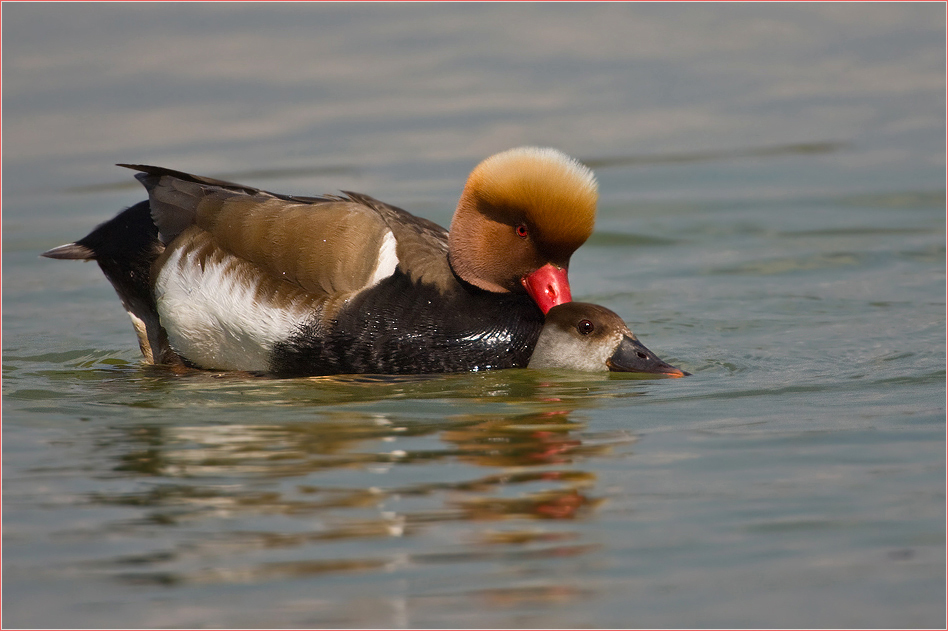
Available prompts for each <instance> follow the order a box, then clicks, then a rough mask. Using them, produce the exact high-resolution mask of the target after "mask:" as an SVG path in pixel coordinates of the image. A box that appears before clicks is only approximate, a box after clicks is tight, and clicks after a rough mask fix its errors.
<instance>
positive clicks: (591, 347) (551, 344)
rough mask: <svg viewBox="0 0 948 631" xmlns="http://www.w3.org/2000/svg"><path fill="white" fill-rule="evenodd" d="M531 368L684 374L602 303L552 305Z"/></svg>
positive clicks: (667, 374) (662, 374) (667, 375)
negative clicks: (664, 359) (646, 346)
mask: <svg viewBox="0 0 948 631" xmlns="http://www.w3.org/2000/svg"><path fill="white" fill-rule="evenodd" d="M530 368H565V369H569V370H583V371H588V372H605V371H607V370H608V371H612V372H634V373H647V374H653V375H661V376H664V377H685V376H687V375H689V374H690V373H687V372H685V371H683V370H681V369H680V368H675V367H674V366H671V365H669V364H667V363H665V362H664V361H662V360H661V359H659V358H658V356H657V355H655V353H653V352H652V351H650V350H649V349H647V348H645V346H644V345H643V344H642V342H640V341H639V339H638V338H637V337H635V335H634V334H633V333H632V331H631V330H629V327H628V326H627V325H626V323H625V322H623V321H622V318H620V317H619V316H618V315H616V313H615V312H613V311H610V310H609V309H606V308H605V307H602V306H600V305H594V304H589V303H586V302H571V303H569V304H563V305H559V306H556V307H554V308H552V309H550V311H549V313H547V314H546V321H545V322H544V324H543V330H542V331H540V337H539V339H538V340H537V344H536V347H534V349H533V355H532V356H531V357H530Z"/></svg>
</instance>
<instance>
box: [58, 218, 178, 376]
mask: <svg viewBox="0 0 948 631" xmlns="http://www.w3.org/2000/svg"><path fill="white" fill-rule="evenodd" d="M163 251H164V246H163V245H162V244H161V242H160V241H159V240H158V228H157V227H156V226H155V224H154V222H152V220H151V210H150V209H149V206H148V202H147V201H143V202H139V203H138V204H135V205H134V206H132V207H130V208H127V209H125V210H124V211H122V212H121V213H119V214H118V215H116V216H115V217H114V218H112V219H111V220H109V221H106V222H105V223H103V224H101V225H99V226H98V227H96V229H95V230H93V231H92V232H90V233H89V234H88V235H86V236H85V237H83V238H82V239H79V240H78V241H76V242H75V243H69V244H67V245H61V246H59V247H57V248H53V249H52V250H49V251H47V252H43V254H42V255H41V256H45V257H47V258H51V259H65V260H81V261H95V262H96V263H98V264H99V267H100V268H101V269H102V272H103V273H104V274H105V277H106V278H107V279H109V282H110V283H112V286H113V287H114V288H115V292H116V293H117V294H118V296H119V299H121V301H122V305H123V306H124V307H125V310H126V311H127V312H128V314H129V316H130V317H131V318H132V324H133V326H134V327H135V332H136V333H137V334H138V343H139V346H140V347H141V349H142V354H143V355H145V359H146V360H148V361H149V362H152V363H180V359H179V358H178V357H177V355H176V354H175V353H174V352H173V351H171V349H170V347H169V346H168V337H167V334H166V333H165V330H164V329H163V328H162V327H161V324H160V322H159V319H158V310H157V307H156V305H155V298H154V296H153V295H152V291H151V266H152V263H154V262H155V260H156V259H157V258H158V257H159V256H160V255H161V253H162V252H163Z"/></svg>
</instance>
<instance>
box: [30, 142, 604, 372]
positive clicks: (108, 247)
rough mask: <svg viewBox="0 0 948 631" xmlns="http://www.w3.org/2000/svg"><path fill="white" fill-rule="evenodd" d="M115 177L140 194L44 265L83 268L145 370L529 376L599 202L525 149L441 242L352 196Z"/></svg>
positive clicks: (540, 152)
mask: <svg viewBox="0 0 948 631" xmlns="http://www.w3.org/2000/svg"><path fill="white" fill-rule="evenodd" d="M121 166H127V167H128V168H131V169H135V170H137V171H140V173H139V174H138V175H136V178H137V179H138V180H139V181H141V182H142V183H143V184H144V185H145V188H146V189H147V191H148V201H144V202H140V203H139V204H136V205H134V206H132V207H131V208H128V209H126V210H125V211H123V212H122V213H120V214H119V215H118V216H116V217H115V218H113V219H112V220H111V221H108V222H106V223H104V224H102V225H100V226H99V227H98V228H96V229H95V230H94V231H93V232H91V233H90V234H89V235H88V236H86V237H85V238H83V239H80V240H79V241H77V242H75V243H72V244H68V245H64V246H60V247H58V248H54V249H52V250H50V251H48V252H45V253H44V254H43V256H47V257H50V258H58V259H81V260H95V261H97V262H98V264H99V266H100V267H101V268H102V270H103V272H104V273H105V275H106V277H107V278H108V279H109V280H110V281H111V283H112V285H113V286H114V287H115V289H116V291H117V293H118V294H119V297H120V298H121V300H122V302H123V305H124V306H125V309H126V310H127V311H128V313H129V315H130V316H131V318H132V321H133V324H134V325H135V329H136V332H137V333H138V338H139V344H140V346H141V349H142V352H143V354H144V355H145V357H146V359H147V360H148V361H150V362H154V363H183V364H185V365H188V366H192V367H197V368H207V369H222V370H244V371H255V372H266V373H271V374H277V375H319V374H336V373H396V374H397V373H424V372H453V371H467V370H479V369H487V368H511V367H522V366H526V365H527V364H528V363H529V361H530V356H531V354H532V352H533V349H534V346H535V345H536V343H537V340H538V338H539V337H540V331H541V328H542V327H543V320H544V313H546V312H547V311H549V310H550V309H551V308H552V307H554V306H556V305H558V304H561V303H564V302H568V301H569V300H570V289H569V282H568V280H567V269H568V266H569V259H570V256H571V255H572V253H573V252H574V251H575V250H576V249H577V248H578V247H579V246H580V245H582V243H583V242H584V241H585V240H586V239H587V238H588V237H589V235H590V234H591V232H592V229H593V223H594V220H595V212H596V202H597V186H596V180H595V177H594V176H593V174H592V172H591V171H589V169H587V168H586V167H584V166H583V165H581V164H580V163H579V162H577V161H576V160H574V159H572V158H570V157H568V156H566V155H565V154H563V153H561V152H559V151H556V150H553V149H540V148H534V147H523V148H518V149H512V150H510V151H506V152H503V153H500V154H497V155H494V156H492V157H490V158H488V159H486V160H484V161H483V162H482V163H481V164H480V165H478V166H477V167H476V168H475V169H474V171H473V172H472V173H471V175H470V177H469V178H468V181H467V185H466V186H465V188H464V191H463V193H462V195H461V198H460V201H459V202H458V206H457V209H456V211H455V214H454V218H453V220H452V223H451V230H450V232H448V231H445V230H444V229H443V228H441V227H440V226H438V225H436V224H434V223H432V222H430V221H428V220H426V219H422V218H419V217H415V216H413V215H411V214H409V213H408V212H406V211H404V210H401V209H399V208H396V207H394V206H390V205H388V204H385V203H382V202H380V201H378V200H375V199H373V198H371V197H369V196H367V195H361V194H358V193H349V192H346V193H345V195H343V196H335V195H333V196H322V197H299V196H293V195H280V194H276V193H270V192H267V191H262V190H260V189H256V188H252V187H248V186H243V185H240V184H234V183H231V182H225V181H221V180H215V179H212V178H207V177H202V176H196V175H190V174H187V173H181V172H178V171H172V170H170V169H165V168H161V167H151V166H138V165H121Z"/></svg>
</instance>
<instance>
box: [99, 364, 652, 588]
mask: <svg viewBox="0 0 948 631" xmlns="http://www.w3.org/2000/svg"><path fill="white" fill-rule="evenodd" d="M152 376H154V375H152ZM173 379H174V378H172V380H173ZM213 380H214V378H213V377H211V376H208V375H203V376H198V377H197V380H196V381H192V382H188V381H187V380H186V383H185V385H186V386H187V388H185V390H184V391H185V392H187V391H188V388H194V389H195V390H196V391H200V392H201V393H202V394H201V396H202V398H203V400H204V401H205V404H206V405H215V403H212V402H209V400H210V401H213V400H215V399H216V398H217V397H220V396H222V395H223V398H224V399H226V398H227V397H228V396H230V395H234V394H235V392H237V393H240V392H242V393H243V394H244V395H245V394H246V390H245V389H246V388H253V389H257V388H261V386H263V384H262V383H261V382H260V380H252V379H241V378H235V377H232V376H231V377H227V378H225V379H224V380H223V381H221V387H222V390H217V389H215V388H214V387H213V386H214V385H215V384H214V381H213ZM266 383H267V384H268V385H269V386H272V387H273V388H274V390H273V391H271V392H270V396H272V397H275V398H278V399H279V400H280V401H281V402H282V404H283V405H284V406H287V405H289V406H295V404H296V403H297V402H298V401H299V400H300V399H306V400H308V401H309V403H310V404H312V399H313V398H316V399H320V400H321V401H320V402H321V403H324V402H325V399H333V398H335V399H338V400H340V401H345V402H348V403H353V402H354V401H356V402H358V400H359V399H360V398H361V399H385V398H391V399H392V400H393V401H397V400H399V399H401V398H402V397H405V396H407V397H409V398H411V399H412V401H411V403H412V406H411V409H417V408H418V406H417V403H418V401H417V400H416V399H424V398H425V397H426V396H432V397H434V396H439V397H442V398H443V397H445V394H446V391H447V392H452V391H454V392H455V393H456V391H459V390H460V391H464V392H465V394H466V395H467V397H468V398H467V399H466V401H467V402H470V403H472V405H465V406H464V407H465V408H466V409H468V410H469V409H471V408H472V407H474V408H475V410H476V406H474V405H473V403H475V402H478V401H479V402H485V401H486V402H490V403H491V405H489V406H487V407H488V410H487V411H474V412H470V411H459V413H457V414H455V415H452V416H449V417H447V418H444V416H443V414H442V416H441V417H440V418H437V419H434V418H425V417H424V415H423V414H419V415H417V416H415V415H410V414H401V413H398V412H392V413H382V412H378V411H374V412H368V411H363V410H359V409H353V406H348V405H344V404H340V405H326V406H320V407H318V408H317V409H316V410H314V411H313V412H312V413H311V414H310V415H309V418H307V419H304V420H300V419H298V418H297V419H295V420H292V421H284V422H280V421H277V422H257V423H228V424H182V425H177V424H157V423H139V424H136V425H129V426H124V427H122V428H121V431H120V432H119V433H117V434H115V433H113V434H110V436H109V438H108V439H107V440H104V441H103V444H102V445H101V446H102V448H103V450H104V451H106V452H108V453H111V454H113V456H112V458H113V461H112V465H111V469H112V471H113V472H116V473H119V474H121V475H122V476H125V477H127V478H128V479H131V480H134V488H133V490H130V491H125V492H102V493H96V494H93V495H90V496H89V497H88V501H89V502H90V503H91V504H93V505H98V506H103V505H105V506H111V507H125V508H128V509H134V510H135V511H136V512H137V515H138V516H137V517H136V518H135V519H133V520H127V519H126V520H123V521H121V522H116V523H112V524H110V525H109V526H108V527H107V528H106V530H112V531H114V532H115V533H117V534H122V535H125V536H132V537H149V538H152V539H154V540H155V541H157V542H164V543H163V544H162V548H161V549H159V550H154V551H151V552H149V553H147V554H134V555H125V556H121V557H118V558H111V559H105V560H101V561H96V562H95V563H93V564H92V565H94V566H95V568H97V569H98V570H99V571H103V572H105V573H106V574H107V575H110V576H112V577H113V578H117V579H119V580H121V581H123V582H129V583H135V584H137V583H148V584H161V585H178V584H182V583H219V582H224V583H230V582H257V581H268V580H274V579H286V578H291V577H297V576H314V575H322V574H327V573H328V574H333V573H338V572H348V571H359V572H383V571H384V572H392V571H395V570H408V569H411V568H418V567H420V566H423V565H430V564H456V563H468V562H471V563H481V562H484V561H485V560H491V559H494V560H503V561H504V562H507V563H516V564H530V563H534V562H542V560H544V559H552V558H563V557H569V556H581V555H585V554H587V553H589V552H591V551H593V550H596V549H597V548H598V546H597V545H596V544H592V543H589V542H585V541H582V540H581V537H580V535H579V533H578V532H576V531H573V530H571V529H570V528H569V526H568V524H569V523H570V522H571V521H575V520H583V519H588V518H589V517H590V516H592V515H594V514H595V512H596V510H597V508H598V507H599V506H600V505H601V504H602V502H603V499H602V498H601V497H599V496H597V494H596V492H595V485H596V476H595V474H593V473H591V472H590V471H587V470H585V469H584V468H583V463H584V461H585V459H587V458H589V457H607V456H608V454H609V453H610V452H611V451H612V450H613V449H615V448H616V446H618V445H622V444H627V443H630V442H633V441H634V436H632V435H631V434H628V433H626V432H600V433H592V432H589V431H588V430H587V428H586V425H585V423H584V422H582V421H581V420H578V418H577V417H579V416H581V415H580V414H577V410H581V409H582V408H584V407H588V406H590V405H594V404H595V402H596V401H597V397H590V396H588V395H589V392H590V390H591V389H592V390H595V389H596V387H597V386H596V385H595V384H594V383H591V382H571V381H568V380H565V381H564V380H560V381H556V380H553V381H551V380H548V379H544V378H543V377H542V376H540V375H532V376H531V377H529V378H520V379H512V380H511V379H510V378H509V377H508V378H507V379H506V380H504V379H503V378H501V377H491V378H488V379H486V380H485V379H475V380H474V381H472V380H471V379H470V378H468V379H452V378H451V377H447V378H437V379H430V378H415V379H407V380H406V379H397V380H394V379H388V378H383V379H377V378H366V377H360V378H335V379H334V380H332V381H331V382H328V381H325V380H324V382H323V383H322V384H321V385H320V386H318V387H314V384H313V382H312V381H311V380H307V381H306V382H305V383H304V382H303V380H293V381H292V382H274V381H267V382H266ZM602 383H606V384H607V383H608V381H605V382H602V381H600V384H602ZM330 384H331V386H332V387H331V388H330V387H329V386H330ZM151 385H152V387H156V388H162V387H171V386H169V385H168V383H167V377H166V383H165V384H164V386H161V385H160V384H159V383H157V380H156V382H155V383H152V384H151ZM179 385H180V384H179ZM208 386H211V387H210V388H208ZM600 387H601V386H600ZM327 389H331V390H332V391H333V393H332V394H329V393H327V392H324V390H327ZM181 392H182V390H180V389H178V393H179V394H181ZM498 392H499V395H498ZM228 393H229V394H228ZM359 393H360V394H359ZM370 393H371V394H370ZM498 396H499V397H500V401H497V400H496V399H497V397H498ZM511 402H513V403H514V404H515V405H511ZM218 403H219V402H218ZM518 403H519V405H517V404H518ZM376 407H377V406H376ZM523 408H529V409H530V410H529V411H522V409H523ZM439 409H441V410H442V411H443V407H439ZM113 429H114V428H113ZM373 473H374V474H375V475H372V474H373ZM366 481H372V482H375V483H374V484H373V485H371V486H369V485H367V484H366ZM500 522H503V525H501V524H500ZM169 528H170V529H174V530H168V529H169ZM433 532H437V535H436V536H431V535H432V533H433ZM422 534H425V535H426V536H425V537H419V535H422ZM353 541H361V542H363V543H362V544H360V545H359V546H358V547H357V548H353V547H352V546H351V545H349V543H348V542H353ZM392 541H402V542H409V543H408V545H407V548H406V545H405V544H401V545H399V546H398V549H397V550H393V549H392V545H391V543H386V542H392ZM433 542H434V543H433ZM287 553H291V557H292V558H291V559H287V558H286V557H287ZM551 589H552V588H551ZM572 589H573V588H571V587H569V586H564V585H558V586H556V588H555V590H554V591H556V590H559V591H557V593H559V592H560V591H562V590H566V592H570V593H571V590H572ZM564 593H565V592H564ZM485 597H489V595H488V594H485ZM489 598H491V597H489Z"/></svg>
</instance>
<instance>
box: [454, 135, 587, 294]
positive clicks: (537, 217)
mask: <svg viewBox="0 0 948 631" xmlns="http://www.w3.org/2000/svg"><path fill="white" fill-rule="evenodd" d="M598 198H599V194H598V190H597V185H596V178H595V176H594V175H593V173H592V171H590V170H589V169H588V168H586V167H585V166H583V165H582V164H580V163H579V162H578V161H576V160H574V159H573V158H570V157H569V156H567V155H566V154H564V153H562V152H560V151H557V150H556V149H541V148H538V147H519V148H516V149H510V150H509V151H504V152H503V153H498V154H496V155H493V156H491V157H489V158H487V159H486V160H484V161H483V162H481V163H480V164H479V165H477V167H476V168H475V169H474V171H472V172H471V175H470V177H468V180H467V184H466V185H465V187H464V192H463V193H461V199H460V200H459V201H458V207H457V210H456V211H455V213H454V219H453V220H452V221H451V232H450V235H449V240H448V247H449V257H450V260H451V266H452V267H453V268H454V271H455V273H457V275H458V276H460V277H461V278H462V279H464V280H465V281H467V282H469V283H471V284H472V285H474V286H476V287H480V288H481V289H486V290H487V291H494V292H523V291H525V290H526V291H527V292H528V293H530V295H531V296H532V297H533V299H534V300H535V301H536V302H537V304H538V305H539V306H540V308H541V309H542V310H543V312H544V313H546V312H547V311H549V309H550V308H551V307H553V306H555V305H558V304H561V303H563V302H569V300H570V291H569V282H568V280H567V277H566V271H567V269H568V268H569V259H570V257H571V256H572V254H573V252H575V251H576V249H577V248H578V247H579V246H581V245H582V244H583V243H584V242H585V241H586V239H588V238H589V235H590V234H592V230H593V224H594V223H595V219H596V202H597V201H598Z"/></svg>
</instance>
